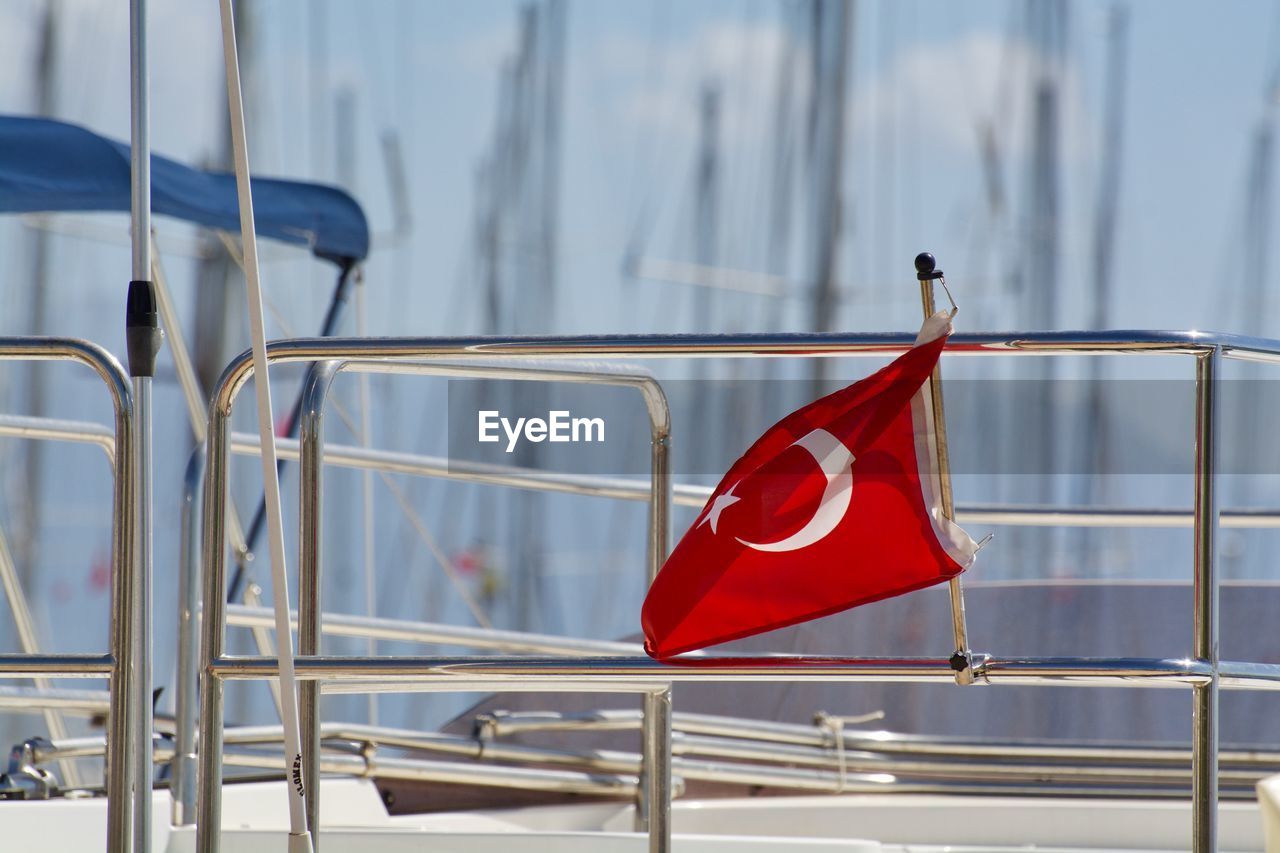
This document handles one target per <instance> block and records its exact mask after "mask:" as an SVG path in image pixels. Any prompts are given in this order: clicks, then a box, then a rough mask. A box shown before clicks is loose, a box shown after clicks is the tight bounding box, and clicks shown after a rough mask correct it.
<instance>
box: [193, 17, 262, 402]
mask: <svg viewBox="0 0 1280 853" xmlns="http://www.w3.org/2000/svg"><path fill="white" fill-rule="evenodd" d="M254 5H255V4H254V2H253V0H239V2H238V3H237V4H236V7H237V8H236V12H237V14H236V19H235V27H236V45H237V46H238V48H239V52H240V65H241V67H242V68H244V69H245V71H244V77H245V84H246V89H247V90H248V91H246V93H245V94H246V97H245V109H246V110H248V111H249V116H248V118H249V126H250V127H252V126H253V124H254V122H253V121H252V114H253V104H254V103H255V102H256V100H257V99H256V98H254V97H252V89H253V73H252V71H251V70H250V69H251V68H252V66H253V54H254V38H253V35H254V33H253V30H254V27H253V9H254ZM224 97H225V96H224ZM224 107H225V103H224ZM221 115H222V132H221V133H219V134H218V137H217V138H218V148H217V152H216V153H215V154H213V156H212V157H211V158H210V160H209V162H208V163H207V164H206V165H207V166H208V167H209V168H213V169H221V170H224V171H228V172H229V171H231V119H230V118H229V117H228V115H229V114H228V111H227V110H226V109H225V108H224V109H223V110H222V113H221ZM200 242H201V251H200V260H199V266H198V268H197V270H196V288H195V299H196V310H195V312H194V315H193V316H194V318H195V334H194V335H193V343H192V347H193V350H194V351H193V354H192V355H193V359H194V361H195V368H196V375H197V376H198V377H199V379H200V387H201V388H212V387H213V386H214V384H215V383H216V382H217V381H218V376H219V375H220V374H221V373H222V368H223V367H224V366H225V365H226V363H227V361H229V360H230V358H231V356H232V355H234V353H233V352H232V351H231V342H230V335H231V330H232V329H233V328H238V325H237V323H238V321H239V318H240V317H241V316H242V314H243V311H242V308H243V305H242V304H241V302H240V300H241V299H242V298H243V288H240V287H229V286H228V278H229V276H230V275H231V268H232V259H231V256H230V254H228V252H227V249H226V247H225V246H224V245H223V243H222V241H221V239H219V238H218V236H217V235H215V234H212V233H209V232H204V233H203V235H202V237H201V239H200Z"/></svg>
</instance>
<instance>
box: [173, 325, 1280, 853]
mask: <svg viewBox="0 0 1280 853" xmlns="http://www.w3.org/2000/svg"><path fill="white" fill-rule="evenodd" d="M912 340H913V338H912V336H910V335H906V334H888V335H850V334H816V335H814V334H787V335H716V336H694V335H690V336H661V335H657V336H654V335H632V336H619V337H586V338H507V339H492V338H452V339H451V338H381V339H368V340H361V339H341V338H330V339H305V340H291V341H279V342H276V343H275V344H272V345H271V347H270V350H269V353H268V355H269V358H270V360H271V361H274V362H275V363H277V364H284V363H297V362H317V361H331V360H361V361H369V360H379V361H383V362H386V363H394V362H397V361H405V360H417V361H421V360H425V359H437V358H453V359H457V358H459V357H468V356H477V355H483V356H486V357H495V358H498V357H500V358H520V357H559V358H564V357H570V358H582V357H599V356H609V357H639V358H668V357H671V358H685V357H705V356H732V357H761V356H807V357H813V356H875V357H887V356H892V355H896V354H898V353H900V352H903V351H905V350H906V349H908V348H909V347H910V346H911V343H912ZM947 353H948V355H972V356H990V355H997V354H1000V355H1008V354H1020V355H1037V356H1047V355H1112V354H1126V353H1136V354H1175V355H1180V356H1191V357H1193V358H1194V359H1195V362H1196V404H1195V408H1196V413H1197V417H1196V424H1195V432H1194V436H1193V447H1194V454H1195V478H1194V479H1195V495H1194V496H1195V504H1194V508H1193V515H1194V519H1193V529H1194V539H1195V543H1196V544H1195V549H1194V556H1195V560H1194V571H1193V574H1194V582H1195V585H1196V595H1195V596H1194V623H1195V628H1194V631H1193V640H1194V642H1193V646H1194V655H1195V656H1194V658H1182V659H1165V660H1151V659H1127V658H1098V659H1082V658H1021V659H999V658H994V657H990V656H981V657H980V658H979V660H978V663H977V666H976V667H975V670H976V674H977V675H978V676H979V677H980V678H981V679H982V680H986V681H992V682H1004V683H1046V682H1048V683H1052V682H1079V683H1100V684H1135V685H1136V684H1150V685H1155V686H1169V685H1180V686H1186V685H1190V686H1191V687H1192V689H1193V693H1194V708H1195V716H1194V726H1193V743H1192V780H1193V785H1192V801H1193V808H1192V812H1193V839H1192V846H1193V849H1194V850H1195V851H1197V853H1207V851H1211V850H1213V849H1214V843H1215V838H1216V835H1215V826H1216V824H1215V821H1216V809H1217V790H1216V778H1217V774H1216V756H1217V728H1218V720H1217V694H1218V689H1219V687H1220V686H1230V687H1246V688H1265V687H1270V688H1274V687H1277V686H1280V666H1276V665H1269V664H1254V663H1242V662H1229V663H1223V662H1220V661H1219V660H1218V656H1217V645H1216V636H1217V632H1216V621H1217V599H1216V590H1217V587H1218V579H1217V575H1216V572H1215V565H1214V564H1215V552H1214V535H1213V534H1214V532H1215V531H1216V528H1217V525H1218V513H1217V507H1216V505H1215V503H1214V500H1213V495H1214V490H1213V483H1214V479H1215V468H1214V466H1215V448H1216V439H1215V432H1216V430H1215V426H1216V424H1215V421H1216V418H1217V413H1216V407H1215V398H1214V392H1215V390H1216V388H1215V382H1216V374H1217V371H1218V367H1219V364H1220V362H1221V359H1222V358H1223V357H1228V358H1235V359H1245V360H1252V361H1264V362H1270V363H1276V362H1280V343H1277V342H1275V341H1268V340H1262V339H1257V338H1247V337H1241V336H1234V335H1216V334H1211V333H1202V332H1095V333H1082V332H1047V333H1035V334H1027V335H1018V336H1012V337H1011V336H1006V335H995V334H965V335H955V336H953V338H952V339H951V341H949V343H948V347H947ZM251 373H252V368H251V365H250V363H249V358H248V356H247V355H243V356H241V357H239V358H238V359H237V360H235V361H234V362H232V364H231V365H230V366H229V367H228V369H227V371H226V372H225V373H224V374H223V377H222V379H221V380H220V382H219V385H218V389H217V390H216V391H215V394H214V396H213V401H212V404H211V407H210V421H211V428H210V433H209V435H210V438H209V464H210V476H209V478H208V485H207V489H208V495H209V496H211V497H212V498H214V499H212V500H207V501H206V524H205V531H204V532H205V537H206V538H205V545H206V547H205V558H206V559H205V564H204V567H203V571H204V576H205V583H204V590H205V602H206V607H207V608H208V610H207V612H206V620H205V631H204V638H205V642H204V644H203V646H202V653H201V670H202V688H203V694H202V712H203V713H202V721H203V724H204V729H203V731H204V737H203V744H202V748H201V751H200V820H199V821H198V828H197V837H198V849H199V850H201V851H202V853H213V851H214V850H215V849H216V845H217V838H218V832H219V821H220V800H221V790H220V782H221V765H220V762H221V745H222V743H221V729H222V692H221V691H222V681H223V680H224V679H227V678H250V679H254V678H263V677H270V676H271V675H273V674H274V673H275V671H276V662H275V661H274V660H273V659H270V658H256V659H254V658H228V657H226V656H225V655H224V653H223V648H222V637H223V633H224V626H225V616H226V611H225V607H224V606H223V604H222V602H221V601H220V600H219V599H220V595H219V593H220V591H221V588H222V586H223V583H224V570H225V565H224V554H223V553H222V537H223V534H224V520H225V519H224V517H223V512H222V509H221V507H220V503H221V501H222V500H223V489H224V488H225V471H224V469H225V466H226V456H227V452H228V448H227V439H228V435H227V428H226V419H227V418H228V417H229V415H230V411H231V408H232V405H233V402H234V399H235V396H236V393H237V392H238V390H239V388H240V387H241V386H243V384H244V383H245V382H247V381H248V379H249V377H250V375H251ZM319 461H320V460H319V456H318V454H317V455H316V457H315V458H314V459H313V460H312V461H310V462H304V468H306V467H308V466H318V465H319ZM317 473H318V470H316V469H313V470H312V471H311V472H310V473H304V475H303V476H304V479H307V478H308V477H311V476H314V475H315V474H317ZM664 473H665V472H664ZM309 482H315V483H318V479H314V480H310V481H309ZM316 498H317V494H316V493H314V492H313V493H308V494H305V495H304V497H303V506H304V508H305V507H306V505H307V503H308V502H309V501H312V500H315V499H316ZM650 535H651V537H652V536H654V532H653V530H652V528H651V531H650ZM305 609H306V610H309V611H311V612H308V613H304V615H303V619H304V622H305V621H312V622H313V623H314V624H316V625H318V620H319V611H318V608H315V607H312V606H308V607H307V608H305ZM297 664H298V665H297V669H298V676H299V678H300V679H302V680H304V681H322V682H324V683H325V687H326V689H328V687H329V686H330V684H333V685H334V686H339V687H342V686H344V685H345V687H346V688H348V689H353V690H371V689H377V690H400V691H403V690H406V689H437V690H439V689H443V690H460V689H484V688H492V689H499V690H511V689H516V690H547V689H573V690H599V691H610V692H612V691H637V692H641V693H645V694H648V695H650V696H657V695H662V694H664V693H666V692H667V691H669V689H670V685H671V683H672V682H674V681H683V680H700V681H708V680H717V681H719V680H773V681H793V680H809V679H824V680H829V679H840V680H868V681H884V680H907V681H917V680H938V681H950V680H952V678H953V672H952V671H951V668H950V666H949V663H948V661H947V660H945V659H936V660H935V659H856V658H831V657H828V658H813V657H806V656H796V655H777V656H768V657H753V658H730V657H710V656H708V657H706V658H702V659H699V660H697V661H693V660H690V661H673V662H666V663H658V662H655V661H651V660H647V659H642V658H626V659H585V658H584V659H563V658H561V659H541V658H528V657H526V658H507V659H502V658H438V657H437V658H430V657H414V658H368V657H324V656H318V655H304V656H303V657H301V658H300V659H299V660H298V662H297ZM664 722H666V723H667V725H666V726H665V739H666V748H665V749H664V748H663V745H662V744H661V743H659V739H658V738H657V737H654V736H652V734H651V730H650V732H647V735H648V736H646V738H645V750H644V752H645V759H646V762H647V763H648V768H649V770H650V777H649V784H648V785H647V786H646V787H648V788H649V802H651V803H653V804H654V808H653V810H652V815H653V820H652V822H651V823H650V827H649V837H650V849H651V850H653V851H665V850H669V849H670V825H669V822H668V821H669V806H670V793H671V791H670V781H671V777H670V772H671V761H670V739H669V738H670V727H669V718H668V719H667V720H666V721H664ZM313 724H314V721H313ZM313 829H314V827H313Z"/></svg>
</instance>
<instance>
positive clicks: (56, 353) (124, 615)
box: [0, 337, 151, 853]
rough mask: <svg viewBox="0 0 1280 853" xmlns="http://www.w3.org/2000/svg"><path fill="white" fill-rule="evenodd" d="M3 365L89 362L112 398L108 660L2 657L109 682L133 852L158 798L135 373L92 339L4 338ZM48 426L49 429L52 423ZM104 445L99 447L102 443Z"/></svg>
mask: <svg viewBox="0 0 1280 853" xmlns="http://www.w3.org/2000/svg"><path fill="white" fill-rule="evenodd" d="M0 360H6V361H71V362H76V363H79V364H83V365H85V366H87V367H89V368H90V369H91V370H93V371H94V372H95V373H96V374H97V375H98V377H99V378H100V379H101V380H102V382H103V383H104V384H105V385H106V386H107V391H108V393H109V394H110V396H111V404H112V408H113V412H114V424H113V440H114V445H115V466H114V469H113V472H112V481H113V489H112V502H111V517H112V543H111V544H112V547H111V626H110V641H109V646H110V651H109V652H108V653H107V654H105V655H93V654H38V655H37V654H17V655H15V654H2V655H0V677H4V678H68V677H70V678H104V677H105V678H108V679H109V683H110V705H111V713H110V717H109V720H108V726H109V735H108V738H107V783H106V787H107V849H108V850H109V851H112V853H126V851H129V849H130V847H131V844H132V840H133V829H134V826H135V821H136V820H137V819H138V815H140V814H145V813H146V810H147V809H149V808H150V797H151V767H150V764H149V762H146V761H145V760H144V755H143V751H142V750H132V749H130V732H132V731H133V730H134V729H135V728H136V727H137V726H138V724H139V721H141V720H142V718H143V717H144V716H145V712H146V711H147V710H149V708H143V707H141V705H140V702H139V701H137V697H136V696H135V695H134V694H135V693H136V691H134V690H133V689H132V688H131V685H132V684H134V683H136V682H137V680H138V677H139V676H140V674H141V673H143V672H144V671H149V670H150V667H151V649H150V648H148V647H147V646H146V637H145V632H144V631H143V630H142V626H143V624H144V616H145V613H146V609H147V602H146V601H145V600H144V595H145V592H146V589H147V587H148V584H147V582H146V578H143V577H140V576H139V571H140V560H139V553H138V551H137V549H136V543H137V536H138V523H139V522H138V507H137V506H136V494H135V492H136V483H137V478H138V472H137V470H135V469H136V459H135V452H134V451H135V445H134V438H135V435H134V431H135V422H134V399H133V391H132V389H131V387H130V381H129V377H128V375H127V374H126V373H125V372H124V369H123V368H122V367H121V366H120V363H119V362H118V361H117V360H116V359H115V357H114V356H112V355H111V353H109V352H107V351H106V350H105V349H103V348H102V347H100V346H98V345H97V344H93V343H90V342H88V341H83V340H78V339H75V338H57V337H6V338H0ZM10 423H11V424H12V423H13V422H12V421H11V422H10ZM43 428H44V429H48V424H47V422H46V424H45V426H44V427H43ZM55 431H57V430H55ZM32 437H35V436H34V435H33V436H32ZM39 437H54V436H52V435H48V436H45V435H40V436H39ZM58 437H66V436H65V435H61V436H58ZM100 438H101V437H99V439H100ZM99 439H95V442H97V443H99V444H101V443H102V442H101V441H100V440H99Z"/></svg>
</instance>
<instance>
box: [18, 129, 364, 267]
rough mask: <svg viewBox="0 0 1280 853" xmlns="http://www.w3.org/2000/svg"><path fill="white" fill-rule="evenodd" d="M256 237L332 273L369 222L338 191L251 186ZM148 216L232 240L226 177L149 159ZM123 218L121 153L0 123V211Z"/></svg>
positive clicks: (230, 187) (356, 252) (235, 221)
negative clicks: (306, 255) (305, 252)
mask: <svg viewBox="0 0 1280 853" xmlns="http://www.w3.org/2000/svg"><path fill="white" fill-rule="evenodd" d="M252 187H253V210H254V222H255V225H256V228H257V231H258V236H260V237H270V238H273V239H276V240H282V241H284V242H286V243H293V244H294V245H299V246H306V247H307V248H309V249H310V250H311V251H312V252H313V253H314V254H315V255H316V256H317V257H321V258H325V259H326V260H330V261H333V262H334V263H337V264H339V265H340V266H348V265H350V264H352V263H355V262H358V261H361V260H364V258H365V257H366V256H367V255H368V254H369V223H368V221H367V220H366V219H365V216H364V211H363V210H361V209H360V205H359V204H358V203H357V202H356V200H355V199H353V198H352V197H351V196H350V195H348V194H347V193H346V192H344V191H342V190H340V189H338V188H337V187H331V186H324V185H321V184H308V183H302V182H299V181H284V180H276V179H273V178H258V177H255V178H253V180H252ZM151 208H152V210H153V211H155V212H156V213H162V214H166V215H168V216H173V217H176V218H178V219H184V220H186V221H188V222H194V223H196V224H198V225H204V226H206V227H209V228H219V229H222V230H224V231H231V232H233V233H238V232H239V231H240V210H239V207H238V206H237V202H236V181H235V176H234V175H232V174H228V173H225V172H206V171H202V170H199V169H192V168H190V167H188V166H183V165H182V164H181V163H177V162H175V161H173V160H170V159H168V158H165V157H160V156H157V155H152V157H151ZM71 210H94V211H107V210H118V211H125V212H127V211H128V210H129V146H128V145H124V144H122V143H119V142H114V141H112V140H110V139H106V138H104V137H101V136H98V135H97V134H96V133H92V132H90V131H88V130H86V129H85V128H83V127H80V126H78V125H74V124H67V123H65V122H60V121H52V120H50V119H40V118H27V117H23V116H0V212H3V213H37V212H41V213H48V212H61V211H71Z"/></svg>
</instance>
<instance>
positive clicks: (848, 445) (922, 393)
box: [640, 313, 977, 658]
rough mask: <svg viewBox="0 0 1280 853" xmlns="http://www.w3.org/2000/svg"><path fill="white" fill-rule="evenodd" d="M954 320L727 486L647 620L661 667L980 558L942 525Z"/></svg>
mask: <svg viewBox="0 0 1280 853" xmlns="http://www.w3.org/2000/svg"><path fill="white" fill-rule="evenodd" d="M950 319H951V318H950V315H949V314H946V313H939V314H936V315H934V316H933V317H932V318H930V319H929V320H927V321H926V322H925V324H924V328H922V329H921V330H920V336H919V337H918V338H917V339H916V344H915V346H913V347H912V348H911V349H910V350H908V351H907V352H906V353H903V354H902V355H901V356H900V357H899V358H898V359H896V360H895V361H894V362H892V363H891V364H889V365H887V366H885V367H884V368H883V369H881V370H879V371H877V372H876V373H874V374H872V375H871V376H868V377H867V378H866V379H863V380H861V381H859V382H855V383H854V384H852V385H850V386H849V387H847V388H844V389H841V390H840V391H837V392H835V393H834V394H830V395H828V396H826V397H823V398H822V399H820V400H816V401H814V402H812V403H810V404H809V405H807V406H805V407H804V408H802V409H799V410H798V411H795V412H792V413H791V414H790V415H788V416H787V417H785V418H783V419H782V420H781V421H779V422H778V423H776V424H774V425H773V426H772V427H770V428H769V430H768V431H766V432H765V434H764V435H762V436H761V437H760V438H759V439H758V440H757V441H756V443H755V444H753V445H752V446H751V449H749V450H748V451H747V452H746V453H745V454H744V455H743V456H742V458H741V459H739V460H738V461H737V462H736V463H734V465H733V467H732V468H730V469H729V473H727V474H725V476H724V479H722V480H721V481H720V485H718V486H717V487H716V490H715V492H713V493H712V496H711V499H710V500H709V501H708V502H707V504H706V506H705V507H703V510H702V512H701V513H700V514H699V515H698V518H697V520H696V521H694V523H693V526H692V527H690V528H689V530H688V532H686V533H685V535H684V538H683V539H681V540H680V543H679V544H678V545H676V547H675V550H674V551H672V552H671V556H670V557H668V558H667V561H666V563H665V564H664V565H663V567H662V571H661V572H659V573H658V577H657V579H656V580H655V581H654V582H653V586H652V587H651V588H650V589H649V595H648V596H647V597H646V598H645V602H644V607H643V609H642V610H641V614H640V622H641V625H642V626H643V628H644V636H645V643H644V646H645V651H647V652H648V653H649V654H650V655H651V656H653V657H655V658H666V657H671V656H673V655H678V654H680V653H682V652H687V651H691V650H693V649H700V648H703V647H705V646H710V645H714V644H716V643H725V642H728V641H730V640H736V639H738V638H740V637H746V636H750V635H752V634H759V633H763V632H765V631H769V630H772V629H774V628H782V627H785V626H787V625H794V624H795V623H797V622H804V621H806V620H809V619H816V618H818V617H820V616H826V615H828V614H830V613H835V612H838V611H840V610H846V609H848V608H850V607H855V606H857V605H859V604H866V603H868V602H871V601H878V600H879V599H882V598H889V597H892V596H895V595H901V594H902V593H905V592H910V591H912V590H916V589H920V588H922V587H926V586H931V585H933V584H936V583H939V582H941V581H945V580H947V579H948V578H951V577H954V576H955V575H957V574H959V573H960V572H962V571H964V569H965V568H967V567H968V566H969V565H970V564H972V562H973V558H974V554H975V553H976V551H977V546H976V544H975V543H974V542H973V540H972V539H970V538H969V536H968V534H966V533H965V532H964V531H963V530H961V529H960V528H959V527H958V526H957V525H956V524H954V523H953V522H951V521H949V520H948V519H946V518H945V517H944V516H943V514H942V505H941V497H940V494H941V490H940V484H939V480H938V472H937V470H936V458H937V457H936V455H935V454H936V446H935V444H934V435H933V423H932V421H933V412H932V408H931V406H930V405H929V404H928V388H929V386H928V382H929V381H930V380H929V375H930V373H931V372H932V371H933V368H934V365H935V364H937V362H938V357H939V355H941V353H942V348H943V346H944V345H945V344H946V340H947V336H948V335H950V334H951V323H950Z"/></svg>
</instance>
